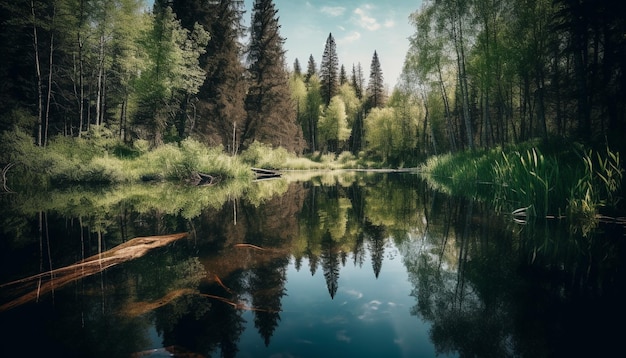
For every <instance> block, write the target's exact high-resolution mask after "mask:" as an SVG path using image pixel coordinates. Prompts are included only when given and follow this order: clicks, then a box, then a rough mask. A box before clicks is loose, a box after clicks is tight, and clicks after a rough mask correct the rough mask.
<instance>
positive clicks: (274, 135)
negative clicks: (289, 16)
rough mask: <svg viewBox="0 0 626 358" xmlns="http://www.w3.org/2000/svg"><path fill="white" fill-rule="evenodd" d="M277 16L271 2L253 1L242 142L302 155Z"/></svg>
mask: <svg viewBox="0 0 626 358" xmlns="http://www.w3.org/2000/svg"><path fill="white" fill-rule="evenodd" d="M277 13H278V10H276V9H275V6H274V2H273V1H272V0H256V1H255V2H254V7H253V10H252V21H251V27H250V29H251V33H250V46H249V51H248V58H247V60H248V66H249V68H248V72H249V76H250V87H249V90H248V94H247V96H246V110H247V121H246V125H245V128H244V133H243V138H242V139H243V141H244V143H243V144H244V146H248V145H250V144H252V143H253V142H254V141H259V142H263V143H266V144H271V145H273V146H276V147H277V146H282V147H284V148H286V149H287V150H290V151H295V152H301V151H302V149H303V148H304V139H303V138H302V130H301V129H300V127H299V126H298V125H297V124H296V114H295V110H294V107H293V105H292V103H291V96H290V93H289V85H288V74H287V72H286V70H285V51H284V50H283V43H284V41H285V40H284V39H283V38H282V37H281V36H280V33H279V29H280V25H279V24H278V16H276V14H277Z"/></svg>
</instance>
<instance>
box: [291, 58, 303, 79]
mask: <svg viewBox="0 0 626 358" xmlns="http://www.w3.org/2000/svg"><path fill="white" fill-rule="evenodd" d="M293 74H294V75H296V76H298V77H300V76H302V67H300V61H298V59H297V58H296V60H295V61H294V62H293Z"/></svg>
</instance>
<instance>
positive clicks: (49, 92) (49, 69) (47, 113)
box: [43, 4, 56, 147]
mask: <svg viewBox="0 0 626 358" xmlns="http://www.w3.org/2000/svg"><path fill="white" fill-rule="evenodd" d="M55 19H56V4H53V8H52V31H50V56H49V57H48V93H47V96H46V97H47V98H46V124H45V128H44V136H43V145H44V147H45V146H46V145H47V144H48V127H49V123H50V100H51V98H52V65H53V61H54V57H53V55H54V20H55Z"/></svg>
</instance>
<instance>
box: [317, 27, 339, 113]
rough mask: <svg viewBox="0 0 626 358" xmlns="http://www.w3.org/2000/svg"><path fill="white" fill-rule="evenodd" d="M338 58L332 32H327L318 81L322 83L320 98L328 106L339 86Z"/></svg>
mask: <svg viewBox="0 0 626 358" xmlns="http://www.w3.org/2000/svg"><path fill="white" fill-rule="evenodd" d="M338 71H339V59H338V58H337V47H336V45H335V39H334V38H333V34H332V33H330V34H328V38H327V39H326V47H325V48H324V56H323V57H322V65H321V66H320V81H321V84H322V99H323V100H324V103H325V104H326V105H327V106H328V105H329V104H330V100H331V99H332V98H333V97H334V96H335V95H336V94H337V88H338V87H339V73H338Z"/></svg>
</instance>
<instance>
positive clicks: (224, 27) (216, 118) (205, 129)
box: [173, 0, 247, 153]
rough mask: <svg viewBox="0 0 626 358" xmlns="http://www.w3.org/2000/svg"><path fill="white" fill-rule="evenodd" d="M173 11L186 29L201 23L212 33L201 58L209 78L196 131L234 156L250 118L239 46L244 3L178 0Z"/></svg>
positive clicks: (238, 0) (200, 95)
mask: <svg viewBox="0 0 626 358" xmlns="http://www.w3.org/2000/svg"><path fill="white" fill-rule="evenodd" d="M173 8H174V11H175V12H176V13H177V15H178V16H179V17H180V19H181V23H182V24H183V25H184V26H193V24H194V23H195V22H196V21H197V22H198V23H200V24H201V25H202V26H204V28H205V29H207V30H208V31H209V32H210V34H211V41H210V42H209V44H208V46H207V51H206V54H205V55H204V56H202V57H201V58H200V64H201V66H202V68H203V69H204V71H205V72H206V74H207V77H206V80H205V81H204V84H203V85H202V87H201V88H200V92H199V93H198V100H199V103H198V104H197V105H196V107H197V108H198V112H199V115H198V117H197V118H194V119H195V120H196V122H197V124H196V127H195V130H194V132H195V134H196V135H197V136H199V137H201V138H205V140H206V141H207V142H208V143H209V144H213V145H216V144H222V145H224V147H225V148H227V149H229V150H230V151H231V152H233V153H234V152H236V151H237V149H238V148H239V146H240V144H241V141H240V138H241V135H242V133H243V127H244V122H245V119H246V112H245V109H244V100H245V96H246V90H247V88H246V83H245V81H242V78H244V75H245V67H244V65H243V64H242V61H241V55H242V45H241V44H240V43H239V38H241V37H242V36H243V33H244V28H243V27H242V25H241V21H242V16H243V1H241V0H219V1H208V2H207V1H200V0H195V1H187V0H185V1H183V0H174V2H173ZM192 105H193V103H192ZM192 110H193V108H192ZM191 113H193V111H191ZM233 134H234V137H233Z"/></svg>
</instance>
